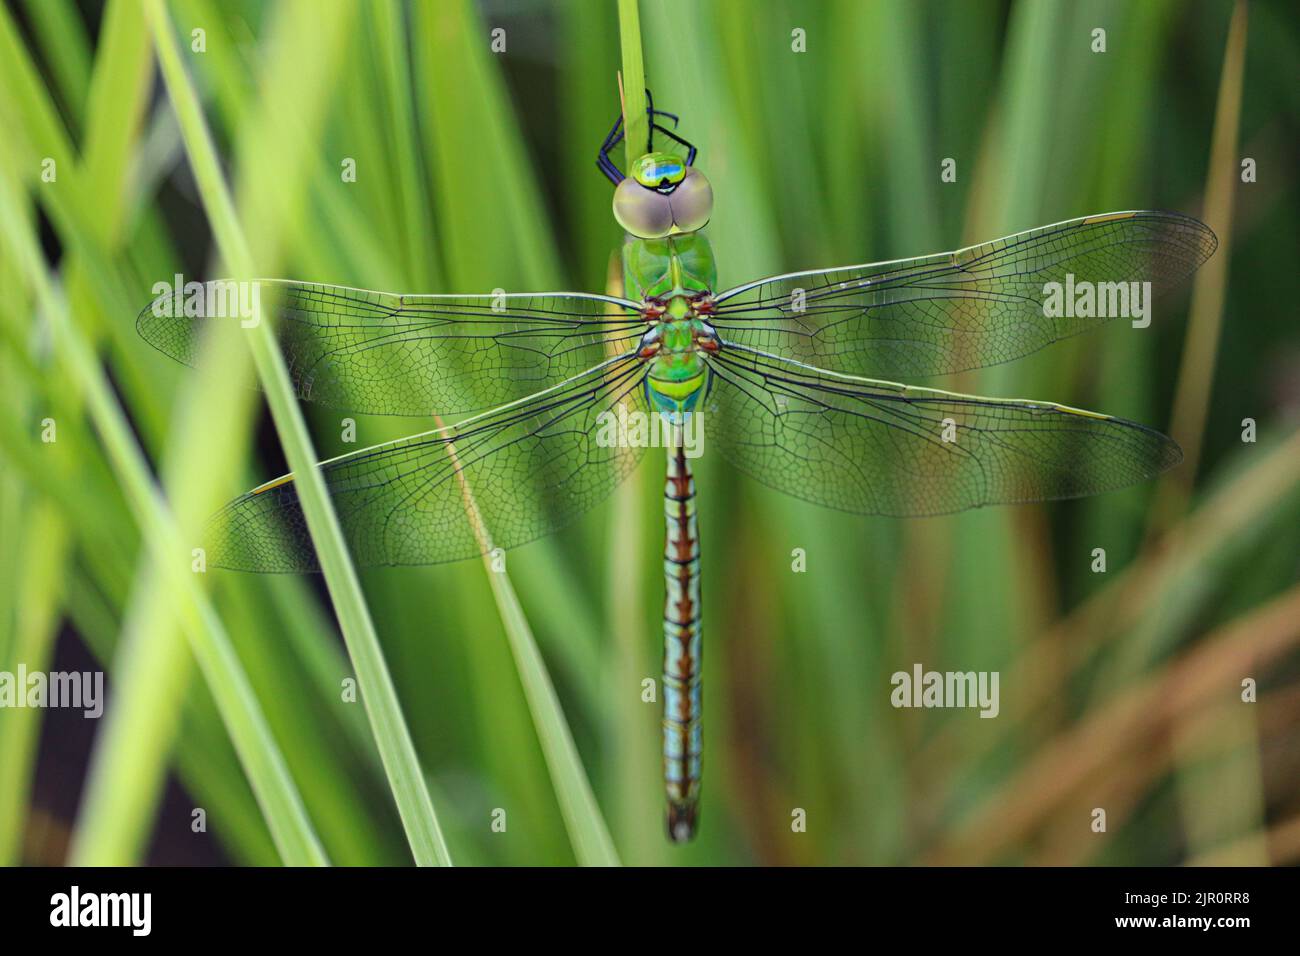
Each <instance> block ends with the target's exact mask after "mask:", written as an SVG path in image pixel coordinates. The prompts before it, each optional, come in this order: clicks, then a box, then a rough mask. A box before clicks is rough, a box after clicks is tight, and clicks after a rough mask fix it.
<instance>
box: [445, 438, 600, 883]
mask: <svg viewBox="0 0 1300 956" xmlns="http://www.w3.org/2000/svg"><path fill="white" fill-rule="evenodd" d="M434 421H435V422H437V426H438V427H439V428H441V427H443V426H442V422H441V420H440V419H438V417H437V416H434ZM447 454H448V455H450V456H451V459H452V463H453V467H454V468H455V471H456V479H457V481H459V482H460V488H461V495H462V497H463V498H464V501H465V513H466V515H467V516H468V517H469V520H470V522H471V523H472V524H473V526H474V533H475V535H476V536H477V538H478V542H479V546H480V549H481V550H482V552H483V567H484V568H485V569H486V571H487V576H488V583H489V584H491V586H492V597H493V598H494V599H495V600H496V605H497V609H498V611H499V612H500V614H501V623H502V624H503V625H505V629H506V638H507V639H508V640H509V642H510V653H511V654H512V655H513V656H514V659H515V667H516V668H517V669H518V671H519V681H520V683H522V684H523V687H524V696H525V697H526V698H527V699H528V709H529V711H530V712H531V713H532V715H533V723H534V725H535V726H536V728H537V737H538V740H540V741H541V744H542V752H543V753H544V754H545V755H546V766H547V767H548V768H549V769H550V772H551V781H552V782H553V783H554V785H555V796H556V798H557V799H558V800H559V802H560V812H561V813H562V814H563V816H564V825H565V828H566V829H567V830H568V832H569V839H570V840H571V841H572V843H573V853H574V856H576V857H577V859H578V863H579V864H581V865H582V866H618V865H619V860H618V853H617V851H616V850H615V849H614V841H613V840H612V839H611V838H610V835H609V828H608V827H607V826H606V825H605V818H604V817H603V816H602V815H601V812H600V805H599V804H598V803H596V795H595V794H594V793H592V792H591V781H589V780H588V779H587V771H586V769H585V768H584V767H583V766H582V758H580V757H579V756H578V748H577V745H576V744H575V743H574V742H573V734H572V733H571V732H570V731H569V724H568V721H566V720H565V718H564V711H563V709H561V707H560V699H559V697H557V696H556V694H555V687H554V685H553V684H552V683H551V678H550V675H549V674H548V673H547V672H546V664H545V663H544V662H543V661H542V654H541V651H539V650H538V649H537V641H536V639H534V637H533V629H532V628H531V627H530V626H529V624H528V618H527V617H525V616H524V610H523V608H522V607H521V606H520V604H519V598H518V596H516V594H515V589H514V586H513V585H512V584H511V583H510V577H509V576H508V575H507V574H506V572H505V569H504V568H496V567H493V564H494V562H495V560H496V559H495V557H494V556H493V554H492V550H493V549H492V539H491V536H490V535H489V534H488V531H487V528H486V526H485V525H484V523H483V519H482V516H481V514H480V513H479V510H478V506H477V505H476V504H475V503H474V494H473V491H472V489H471V488H470V486H469V482H468V481H467V480H466V479H465V476H464V474H463V473H462V472H461V469H460V463H459V460H458V459H457V457H456V449H455V447H454V446H452V445H448V446H447Z"/></svg>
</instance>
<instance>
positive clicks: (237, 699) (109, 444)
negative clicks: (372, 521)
mask: <svg viewBox="0 0 1300 956" xmlns="http://www.w3.org/2000/svg"><path fill="white" fill-rule="evenodd" d="M10 185H11V182H10V181H9V180H7V179H5V178H3V177H0V227H3V235H4V238H5V239H6V240H7V241H8V244H9V245H10V251H11V254H12V255H13V257H14V259H15V261H16V262H18V263H19V264H20V265H21V266H22V268H23V271H24V272H25V273H26V275H27V277H28V280H29V282H30V283H31V285H32V287H33V289H34V290H35V292H36V298H37V301H38V302H39V304H40V306H41V308H42V310H43V312H44V314H45V317H46V319H47V321H48V322H49V325H50V327H51V329H52V331H53V338H54V341H55V346H56V348H57V349H58V352H59V355H60V358H61V359H62V361H63V362H65V363H66V365H67V367H68V369H69V374H70V375H71V378H72V380H74V381H77V382H78V383H80V385H81V386H82V387H83V388H84V389H85V390H86V403H87V407H88V409H89V411H90V416H91V418H92V420H93V421H94V423H95V426H96V428H97V429H98V431H99V434H100V438H101V440H102V441H103V443H104V447H105V449H106V451H107V452H108V457H109V459H110V461H111V462H112V465H113V469H114V471H115V473H116V475H117V478H118V481H119V483H120V484H121V486H122V490H123V492H124V494H125V495H126V498H127V500H128V502H129V503H130V505H131V508H132V511H133V512H134V514H135V518H136V521H137V522H138V524H139V526H140V529H141V532H142V535H143V537H144V539H145V541H146V542H147V543H148V545H149V547H150V548H151V549H152V550H153V554H154V557H155V559H156V560H157V562H158V564H159V566H160V567H162V568H163V569H164V572H165V574H166V580H167V584H166V586H167V589H168V590H169V591H170V592H171V593H172V595H173V596H174V598H173V599H174V601H175V602H176V603H175V612H176V614H177V617H178V619H179V620H180V622H181V625H182V627H183V629H184V630H185V633H186V636H187V637H188V638H189V640H190V645H191V648H192V650H193V651H194V656H195V658H196V659H197V660H198V662H199V666H200V668H201V669H202V670H203V674H204V677H205V678H206V680H207V682H208V686H209V687H210V688H211V689H212V695H213V697H214V698H215V699H216V701H217V705H218V706H219V708H220V709H221V716H222V720H223V721H224V723H225V725H226V729H227V731H228V732H229V734H230V739H231V741H232V742H233V743H234V745H235V749H236V750H237V751H238V753H239V757H240V761H241V763H242V764H243V766H244V771H245V773H247V775H248V779H249V783H250V785H251V786H252V788H253V793H254V795H255V796H256V797H257V800H258V803H259V805H260V806H261V808H262V812H263V814H264V815H265V817H266V821H267V825H268V827H269V828H270V830H271V835H272V837H273V838H274V840H275V843H276V847H277V848H278V849H279V851H280V855H281V858H282V859H283V860H284V862H285V863H287V864H289V865H292V866H308V865H322V864H325V863H327V862H328V861H327V860H326V858H325V852H324V850H323V849H322V847H321V845H320V841H319V839H318V838H317V836H316V833H315V831H314V830H313V829H312V826H311V822H310V821H309V820H308V818H307V813H306V810H305V809H304V807H303V803H302V798H301V796H300V795H299V793H298V791H297V788H296V787H295V786H294V783H293V780H292V779H291V778H290V776H289V773H288V770H287V769H286V767H285V764H284V757H283V756H282V755H281V753H280V751H279V748H278V747H277V746H276V743H275V740H274V738H273V737H272V736H271V732H270V728H268V727H267V725H266V719H265V717H264V716H263V714H262V711H261V708H260V706H259V705H258V703H257V698H256V697H255V696H254V694H253V691H252V688H251V687H250V686H249V683H248V677H247V675H246V674H245V673H244V670H243V667H242V665H241V664H240V662H239V658H238V657H237V656H236V655H235V652H234V649H233V648H232V647H231V644H230V639H229V636H228V635H227V634H226V632H225V629H224V627H223V626H222V624H221V621H220V619H219V618H218V617H217V615H216V612H215V611H214V610H213V608H212V605H211V603H210V602H209V601H208V598H207V595H206V594H204V593H203V591H202V589H201V588H200V587H199V586H198V583H197V581H196V580H195V575H194V574H193V573H191V571H190V570H189V567H188V561H187V560H186V558H187V556H188V554H189V549H188V546H187V545H186V544H185V543H184V542H183V540H182V538H181V535H180V532H179V530H178V529H177V527H176V524H175V522H174V521H173V519H172V516H171V514H170V512H169V510H168V508H167V504H166V502H165V501H164V500H163V498H162V495H161V494H160V493H159V491H158V488H157V486H156V485H155V484H154V483H153V480H152V478H151V477H150V474H149V468H148V465H147V464H146V463H145V460H144V456H143V454H142V453H141V451H140V448H139V446H138V445H137V444H136V442H135V438H134V436H133V435H132V433H131V426H130V424H129V423H128V422H127V420H126V417H125V416H124V415H123V414H122V410H121V408H120V407H118V405H117V402H116V399H115V398H114V396H113V391H112V386H111V385H109V383H108V380H107V378H106V377H105V375H104V372H103V370H102V369H101V368H100V365H99V362H98V361H97V359H96V357H95V355H94V352H93V351H92V350H91V349H90V347H89V346H88V345H87V344H86V342H85V341H84V339H83V338H82V337H81V335H80V334H79V333H78V331H77V329H76V328H75V327H74V326H73V325H72V323H71V322H70V320H69V318H68V315H67V310H66V306H65V303H64V302H63V300H62V299H61V298H60V297H59V296H58V294H57V293H56V291H55V289H54V286H53V284H52V282H51V281H50V277H49V275H48V274H47V272H46V269H45V267H44V265H43V262H42V260H41V254H40V251H39V250H38V249H37V248H36V246H35V243H34V241H33V239H32V236H31V235H30V234H25V233H24V232H23V230H22V228H21V223H22V222H23V218H22V217H21V216H20V215H19V213H18V200H17V197H16V196H14V195H12V194H11V190H10V188H9V187H10Z"/></svg>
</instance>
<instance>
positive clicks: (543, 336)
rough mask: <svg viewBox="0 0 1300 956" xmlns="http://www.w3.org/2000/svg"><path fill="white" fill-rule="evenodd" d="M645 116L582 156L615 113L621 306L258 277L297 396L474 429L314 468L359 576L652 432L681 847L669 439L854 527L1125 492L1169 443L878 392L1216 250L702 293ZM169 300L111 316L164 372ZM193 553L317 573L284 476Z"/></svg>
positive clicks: (462, 534) (672, 155)
mask: <svg viewBox="0 0 1300 956" xmlns="http://www.w3.org/2000/svg"><path fill="white" fill-rule="evenodd" d="M647 113H648V119H649V127H650V131H649V138H648V142H647V144H646V152H645V154H644V155H642V156H641V157H640V158H639V159H638V160H637V161H636V162H635V163H634V164H633V165H632V168H631V169H630V170H629V175H627V176H625V175H624V174H623V173H622V172H621V171H620V170H619V169H618V168H617V166H615V164H614V163H613V161H612V160H611V159H610V157H609V153H610V151H611V150H612V149H613V148H614V147H615V146H616V145H617V144H618V143H619V142H620V141H621V140H622V136H623V134H622V119H621V117H620V119H619V120H618V121H616V122H615V123H614V126H613V128H612V129H611V130H610V133H609V135H608V136H607V137H606V138H605V141H604V143H603V144H602V146H601V149H600V152H599V158H598V165H599V167H600V169H601V170H602V171H603V172H604V173H605V174H606V176H607V177H608V178H609V179H610V180H611V182H612V183H613V184H614V187H615V189H614V200H613V212H614V216H615V218H616V220H617V221H618V223H619V225H620V226H621V227H622V228H623V230H624V231H625V233H626V238H625V241H624V244H623V249H622V260H623V267H624V289H623V291H624V294H625V297H620V296H614V295H599V294H591V293H584V292H545V293H527V294H519V293H513V294H507V293H504V292H501V291H499V290H498V291H497V292H496V293H493V294H483V295H400V294H394V293H388V292H370V291H363V290H360V289H353V288H345V287H342V286H334V285H321V284H317V283H310V282H293V281H284V280H259V281H262V282H263V287H264V288H265V289H266V290H267V291H268V292H270V293H271V297H272V298H273V300H274V301H275V302H276V303H277V305H276V306H275V307H274V315H275V316H276V321H275V330H276V334H277V336H278V339H279V343H280V345H281V347H282V348H283V351H284V354H285V356H286V359H287V362H288V365H289V368H290V372H291V374H292V378H293V381H294V384H295V387H296V389H297V393H298V396H299V397H300V398H301V399H304V400H308V401H313V402H319V403H321V404H324V405H329V406H335V407H340V408H346V409H349V410H352V411H355V412H362V413H370V414H384V415H423V416H428V415H430V414H434V415H437V416H454V415H461V414H468V413H471V412H475V413H476V414H468V417H464V418H462V419H460V420H458V421H455V422H454V423H453V424H448V425H442V424H441V420H440V419H439V420H438V424H439V425H440V427H438V428H435V429H433V430H431V431H426V432H423V433H421V434H417V435H413V436H411V437H408V438H403V439H401V440H398V441H392V442H387V443H384V444H381V445H376V446H374V447H370V448H366V449H363V450H361V451H356V452H353V453H351V454H347V455H342V456H340V457H338V458H333V459H330V460H329V461H325V462H322V463H321V464H320V466H319V467H320V469H321V472H322V473H323V475H324V478H325V482H326V484H327V486H328V488H329V491H330V494H331V496H332V499H333V502H334V507H335V509H336V510H337V512H338V517H339V520H340V523H341V525H342V528H343V531H344V534H345V536H346V538H347V541H348V544H349V546H350V548H351V551H352V555H353V558H354V559H355V560H356V561H357V562H358V563H359V564H362V565H420V564H433V563H438V562H444V561H455V560H459V559H463V558H468V557H471V556H474V555H479V554H483V553H485V552H487V551H490V550H491V549H494V548H502V549H509V548H516V547H519V546H520V545H523V544H526V543H528V542H530V541H532V540H534V539H536V538H538V537H540V536H543V535H546V534H549V533H551V532H553V531H556V530H557V529H559V528H561V527H563V526H564V525H566V524H568V523H569V522H571V521H573V520H574V519H575V518H577V517H578V516H579V515H581V514H583V513H584V512H586V511H587V510H589V509H590V508H592V507H594V506H595V505H596V504H597V503H599V502H600V501H601V500H602V499H604V498H606V497H607V496H608V495H609V494H610V492H611V491H612V490H613V489H614V487H615V486H616V485H617V484H618V483H619V482H620V481H621V480H622V479H623V478H624V477H626V476H627V475H628V474H629V473H630V472H631V471H632V470H633V469H634V468H635V467H636V466H637V464H638V462H639V461H640V459H641V457H642V455H643V453H644V450H645V447H646V445H647V444H651V443H650V442H644V441H632V440H631V437H630V434H631V433H629V434H628V435H625V436H624V438H625V439H626V440H621V441H608V440H601V436H602V429H603V428H604V426H605V425H606V424H607V423H608V422H609V421H610V417H611V416H612V415H615V414H618V415H622V416H624V418H626V417H627V416H629V415H643V416H646V417H647V418H651V419H653V418H654V417H656V416H657V417H658V420H659V421H660V422H666V423H667V424H668V426H669V428H670V440H669V441H668V442H667V443H666V447H667V449H668V451H667V480H666V483H665V489H664V509H665V515H666V519H667V535H666V544H665V551H664V578H665V585H666V591H667V595H666V601H665V608H664V658H663V660H664V663H663V682H662V692H663V698H664V714H663V769H664V782H665V788H666V795H667V829H668V834H669V837H670V839H672V840H674V841H684V840H688V839H690V838H691V837H692V836H693V835H694V833H695V831H696V826H697V814H698V801H699V796H700V780H701V771H700V767H701V765H700V759H701V750H702V739H703V734H702V725H701V720H700V718H701V703H702V696H701V686H702V685H701V667H700V664H701V627H700V620H701V618H700V541H699V534H698V530H697V526H696V511H695V488H694V481H693V477H692V471H691V462H690V457H691V456H690V455H688V453H687V452H688V448H687V440H686V436H687V434H688V433H689V430H690V429H691V428H692V427H693V426H697V425H698V424H699V423H700V422H702V423H703V433H704V436H705V437H706V439H707V442H708V447H710V448H716V449H717V451H718V452H719V453H720V454H721V455H722V456H723V457H724V458H726V459H728V460H729V461H730V462H731V463H732V464H733V465H734V466H736V467H737V468H738V469H739V470H741V471H743V472H745V473H747V474H749V475H750V476H752V477H753V478H755V479H757V480H758V481H760V482H763V483H765V484H767V485H769V486H771V487H773V488H777V489H779V490H781V491H783V492H786V493H788V494H791V495H795V496H796V497H799V498H803V499H806V500H808V501H812V502H816V503H817V504H820V505H824V506H827V507H830V508H837V509H840V510H842V511H846V512H853V513H856V514H864V515H891V516H910V515H942V514H950V513H953V512H958V511H962V510H965V509H968V508H978V507H982V506H985V505H994V504H1003V503H1014V502H1030V501H1047V500H1053V499H1062V498H1075V497H1079V496H1083V495H1092V494H1097V493H1099V492H1104V491H1109V490H1112V489H1115V488H1121V487H1124V486H1126V485H1129V484H1132V483H1134V482H1138V481H1142V480H1144V479H1148V478H1151V477H1153V476H1155V475H1157V474H1159V473H1161V472H1162V471H1164V470H1165V469H1167V468H1170V467H1172V466H1174V465H1176V464H1177V463H1178V462H1179V461H1180V460H1181V457H1182V454H1181V451H1180V450H1179V448H1178V446H1177V444H1175V443H1174V442H1173V441H1172V440H1171V439H1169V438H1167V437H1166V436H1165V435H1162V434H1161V433H1159V432H1157V431H1154V430H1152V429H1150V428H1147V427H1145V426H1143V425H1139V424H1136V423H1133V422H1129V421H1125V420H1123V419H1120V418H1114V417H1112V416H1109V415H1102V414H1097V413H1095V412H1088V411H1082V410H1080V409H1074V408H1068V407H1066V406H1063V405H1058V404H1055V403H1051V402H1041V401H1027V400H1019V399H1015V400H1010V399H998V398H980V397H976V396H972V395H962V394H957V393H954V392H947V391H941V390H938V389H933V388H922V387H917V386H913V385H903V384H897V383H895V382H894V381H892V380H888V379H893V378H894V377H903V378H907V377H924V376H934V375H944V374H949V373H954V372H961V371H964V370H967V369H973V368H978V367H982V366H988V365H993V364H997V363H1001V362H1007V361H1010V360H1012V359H1016V358H1020V357H1022V356H1025V355H1028V354H1030V353H1031V352H1034V351H1036V350H1038V349H1040V348H1042V347H1044V346H1046V345H1048V344H1049V343H1052V342H1056V341H1058V340H1060V339H1064V338H1067V337H1069V336H1073V335H1076V334H1078V333H1081V332H1084V331H1087V330H1089V329H1093V328H1096V327H1098V326H1100V325H1102V324H1104V323H1105V322H1107V321H1109V320H1110V319H1113V318H1115V317H1117V316H1118V315H1124V314H1126V317H1133V316H1134V315H1138V316H1142V315H1145V316H1146V320H1149V308H1150V298H1149V291H1150V289H1151V287H1152V285H1154V286H1155V287H1156V288H1157V289H1159V288H1161V287H1166V286H1169V285H1171V284H1172V283H1174V282H1175V281H1177V280H1179V279H1180V278H1182V277H1184V276H1185V275H1186V274H1188V273H1190V272H1191V271H1192V270H1194V269H1195V268H1196V267H1197V266H1199V265H1200V264H1201V263H1202V262H1204V261H1205V260H1206V259H1207V258H1208V257H1209V256H1210V255H1211V254H1212V253H1213V251H1214V249H1215V247H1216V245H1217V242H1216V239H1215V236H1214V234H1213V233H1212V232H1211V231H1210V229H1209V228H1207V227H1206V226H1205V225H1203V224H1202V223H1200V222H1197V221H1196V220H1194V219H1190V218H1187V217H1186V216H1181V215H1177V214H1173V213H1166V212H1148V211H1137V212H1117V213H1108V214H1105V215H1095V216H1087V217H1085V218H1082V219H1073V220H1070V221H1068V222H1061V223H1057V224H1055V225H1051V226H1044V227H1042V228H1039V229H1033V230H1030V231H1028V232H1022V233H1017V234H1016V235H1013V236H1008V237H1006V238H1003V239H996V240H994V241H992V242H986V243H981V244H980V245H976V246H971V247H969V248H965V249H959V250H957V251H955V252H945V253H940V254H938V255H931V256H924V257H921V258H917V259H899V260H894V261H891V262H882V263H874V264H868V265H850V266H844V267H840V268H832V269H816V270H810V271H806V272H795V273H789V274H785V275H778V276H772V277H769V278H765V279H759V280H756V281H753V282H746V283H744V284H743V285H738V286H735V287H733V288H730V289H727V290H726V291H716V290H717V271H716V266H715V263H714V258H713V251H712V248H711V246H710V244H709V240H708V239H707V238H706V237H705V236H704V235H703V234H702V232H701V229H702V228H703V227H704V226H705V224H706V223H707V222H708V220H709V217H710V213H711V209H712V190H711V187H710V185H709V181H708V180H707V179H706V178H705V176H704V174H703V173H702V172H701V171H700V170H699V169H697V168H696V167H695V164H694V161H695V158H696V150H695V147H694V146H692V145H691V144H690V143H689V142H687V141H686V140H684V139H682V138H681V137H680V136H678V134H677V133H676V132H675V131H674V130H673V129H670V128H669V127H668V125H667V124H669V123H671V124H673V126H674V127H675V125H676V123H677V118H676V117H674V116H672V115H671V114H668V113H664V112H662V111H659V110H656V109H655V108H654V106H653V103H651V105H650V106H649V107H648V108H647ZM656 138H658V139H659V141H660V147H661V148H659V149H657V148H656V144H655V140H656ZM1090 290H1091V291H1090ZM1144 293H1146V294H1145V295H1144ZM179 296H180V291H179V290H176V291H175V292H174V293H172V294H171V296H170V298H169V296H168V295H163V296H160V297H159V298H158V299H156V300H155V302H154V303H153V304H151V305H150V306H149V307H148V308H146V309H145V310H144V312H142V313H141V315H140V318H139V321H138V324H137V325H138V329H139V331H140V334H141V335H142V336H143V337H144V338H145V339H146V340H147V341H149V342H150V343H151V344H153V345H154V346H155V347H157V348H158V349H160V350H161V351H163V352H164V353H166V354H167V355H169V356H171V357H173V358H175V359H178V360H180V361H182V362H186V363H192V362H193V360H194V358H195V356H196V354H197V351H198V349H199V347H200V338H201V335H203V334H205V330H206V329H207V328H208V327H209V326H213V325H215V324H217V320H216V319H215V318H213V317H205V316H204V315H203V314H199V313H201V311H202V310H195V309H188V310H187V309H184V308H181V307H180V301H179ZM1144 303H1145V304H1144ZM187 312H189V313H190V314H186V313H187ZM1141 321H1143V320H1142V319H1139V323H1140V322H1141ZM223 324H224V325H226V326H227V327H228V326H229V323H223ZM867 376H877V377H867ZM882 379H886V380H882ZM209 560H210V562H211V563H213V564H214V565H216V566H221V567H226V568H234V569H239V570H245V571H259V572H310V571H316V570H318V564H317V559H316V554H315V551H314V549H313V546H312V541H311V537H310V535H309V534H308V530H307V523H306V520H305V518H304V515H303V512H302V509H301V506H300V504H299V500H298V496H297V494H296V493H295V490H294V482H293V476H292V475H286V476H284V477H281V478H278V479H276V480H274V481H270V482H268V483H266V484H264V485H262V486H261V487H258V488H255V489H253V490H252V491H250V492H248V493H247V494H245V495H243V496H241V497H239V498H236V499H235V500H234V501H232V502H231V503H230V504H228V505H227V506H226V507H225V508H224V509H223V510H222V511H221V512H219V513H218V514H217V516H216V517H215V518H214V520H213V523H212V526H211V529H210V536H209Z"/></svg>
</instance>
